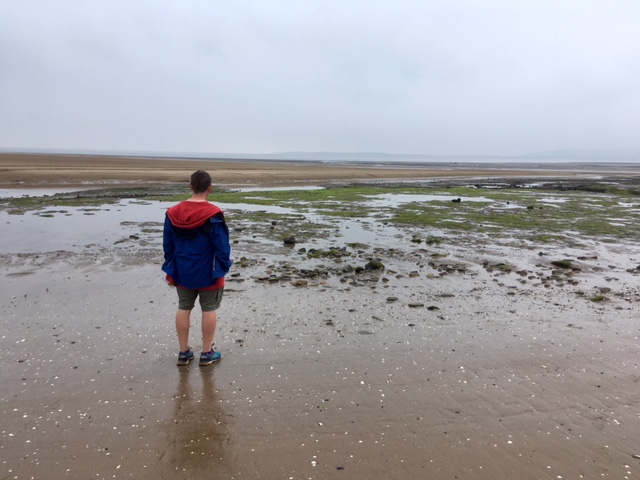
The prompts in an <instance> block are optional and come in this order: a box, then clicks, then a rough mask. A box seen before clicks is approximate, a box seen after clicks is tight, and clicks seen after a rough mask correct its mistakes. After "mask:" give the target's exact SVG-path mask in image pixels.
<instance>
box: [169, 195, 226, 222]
mask: <svg viewBox="0 0 640 480" xmlns="http://www.w3.org/2000/svg"><path fill="white" fill-rule="evenodd" d="M221 212H222V210H220V209H219V208H218V207H216V206H215V205H214V204H212V203H209V202H189V201H185V202H180V203H179V204H177V205H175V206H173V207H171V208H170V209H169V210H167V215H168V216H169V220H171V223H172V224H173V226H175V227H178V228H197V227H199V226H200V225H203V224H204V222H206V221H207V220H209V219H210V218H211V217H213V216H215V215H217V214H218V213H221Z"/></svg>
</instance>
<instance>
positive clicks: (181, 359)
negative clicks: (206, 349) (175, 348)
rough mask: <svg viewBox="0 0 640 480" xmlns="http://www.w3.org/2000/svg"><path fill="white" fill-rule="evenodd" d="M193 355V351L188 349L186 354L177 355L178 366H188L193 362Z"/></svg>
mask: <svg viewBox="0 0 640 480" xmlns="http://www.w3.org/2000/svg"><path fill="white" fill-rule="evenodd" d="M193 357H195V355H194V354H193V350H191V348H189V349H188V350H187V351H186V352H180V353H178V365H189V362H190V361H191V360H193Z"/></svg>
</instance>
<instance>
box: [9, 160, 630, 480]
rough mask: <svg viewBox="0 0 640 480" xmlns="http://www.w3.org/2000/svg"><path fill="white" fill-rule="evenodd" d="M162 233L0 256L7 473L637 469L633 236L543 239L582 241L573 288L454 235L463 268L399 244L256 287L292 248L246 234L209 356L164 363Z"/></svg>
mask: <svg viewBox="0 0 640 480" xmlns="http://www.w3.org/2000/svg"><path fill="white" fill-rule="evenodd" d="M192 166H193V165H191V166H189V167H188V168H187V169H186V171H187V172H189V171H191V170H192V169H193V168H192ZM476 173H477V172H476ZM556 174H557V172H556ZM3 175H4V173H3ZM114 175H115V174H114ZM289 175H291V173H289ZM334 175H335V174H334ZM124 177H125V178H123V179H129V178H132V177H129V176H127V175H124ZM294 177H295V176H294ZM393 178H396V177H395V176H394V177H393ZM81 179H82V178H80V177H78V178H76V179H75V180H76V181H80V180H81ZM158 180H159V179H158ZM173 180H175V179H172V181H173ZM292 180H296V178H292V177H289V180H288V181H292ZM317 180H319V179H317ZM48 181H52V180H51V179H49V180H48ZM238 181H239V182H241V180H238ZM252 181H258V180H252ZM212 200H214V201H215V199H212ZM42 221H43V222H47V221H55V218H43V219H42ZM7 234H8V233H7V230H6V228H5V229H3V235H7ZM34 235H38V232H37V231H36V232H34ZM236 235H239V236H241V235H242V234H241V233H237V234H236ZM157 236H158V232H157V231H156V232H155V233H153V232H151V233H149V238H152V239H153V238H155V240H153V241H154V242H155V243H154V244H150V245H149V246H148V248H146V249H129V250H127V249H126V248H124V247H122V249H119V248H115V247H113V248H107V249H104V248H97V247H95V246H92V245H85V246H84V247H83V248H82V249H81V251H80V252H70V251H65V250H59V251H48V250H47V248H46V243H47V239H46V237H45V238H43V239H42V242H43V248H42V252H40V253H37V254H33V253H31V254H26V253H25V254H15V253H14V254H3V255H0V271H1V272H2V275H3V277H4V281H3V288H2V292H1V293H0V298H1V299H2V301H1V302H0V303H1V305H2V307H1V311H0V317H1V319H2V320H1V321H2V331H3V334H2V336H0V347H1V349H2V352H3V354H2V358H1V360H2V366H1V367H0V381H1V383H2V385H3V387H2V395H1V407H0V411H1V412H2V418H3V422H2V423H3V425H2V429H1V430H2V432H1V434H0V435H1V437H0V438H2V442H1V446H0V458H1V459H2V460H1V463H0V478H7V479H8V478H17V479H28V478H74V479H76V478H78V479H87V478H91V479H103V478H104V479H106V478H162V479H171V478H179V477H182V478H199V477H201V476H204V475H210V476H215V477H216V478H224V479H273V478H283V479H289V478H291V479H332V478H349V479H356V480H359V479H368V478H371V477H374V476H382V477H388V478H407V479H423V478H434V479H445V478H450V479H455V478H457V479H516V478H517V479H527V480H528V479H558V478H563V479H570V478H630V479H632V478H640V459H639V457H638V455H640V438H639V437H638V435H637V431H638V427H639V426H640V418H639V414H638V412H639V411H640V408H639V407H640V382H639V380H640V371H639V367H638V364H639V360H638V359H639V358H640V356H639V354H640V343H639V341H638V333H639V327H638V314H637V311H638V301H639V300H640V289H639V288H638V277H639V276H638V272H637V271H635V270H634V271H633V272H629V271H628V270H629V267H635V266H637V265H640V254H639V252H638V250H637V247H636V246H634V245H599V244H593V245H589V246H587V247H583V248H584V249H585V250H586V251H585V252H576V251H571V252H568V251H566V249H564V248H558V249H557V250H553V247H548V249H547V250H545V252H544V253H545V255H552V254H555V255H571V256H575V255H578V254H580V253H582V254H585V255H586V256H585V257H584V258H585V260H583V261H582V263H581V267H582V270H581V272H580V273H579V274H576V277H577V278H578V279H579V281H580V285H579V286H575V287H574V286H572V285H570V284H568V283H565V284H564V285H562V284H561V282H553V284H550V285H548V286H545V285H540V284H539V283H536V281H535V280H529V281H527V282H526V283H522V282H521V280H522V278H527V277H522V276H521V275H520V274H518V273H516V272H507V273H505V272H495V271H489V270H487V269H485V268H483V267H482V259H489V260H495V261H499V260H500V259H504V258H505V257H507V258H509V259H510V261H512V262H513V263H515V264H516V265H518V266H519V267H520V268H522V269H523V270H526V271H528V272H529V273H528V274H529V276H530V277H535V276H537V275H538V273H541V272H544V274H545V275H547V274H549V272H548V271H547V270H545V269H546V267H545V266H543V265H542V263H544V262H543V261H542V260H541V258H542V257H541V256H540V252H539V251H538V250H526V249H524V250H523V249H512V250H506V249H504V248H495V249H491V248H487V247H486V246H485V247H483V248H482V249H481V251H480V249H478V248H477V246H474V245H468V247H465V248H460V249H455V250H452V251H450V252H448V253H449V255H450V258H451V259H454V258H455V259H456V260H457V261H459V262H463V263H465V264H467V265H468V267H467V268H466V269H465V270H464V272H463V273H461V272H450V273H448V274H442V273H441V272H438V271H436V270H434V269H433V268H431V267H430V266H429V265H428V264H427V257H428V256H427V255H426V254H423V256H422V257H420V256H416V254H415V253H412V254H410V255H406V256H402V257H398V258H393V259H392V258H389V259H386V266H387V270H386V271H385V273H384V274H383V277H384V278H385V279H386V280H385V281H382V280H381V281H377V282H367V281H366V279H362V280H360V281H357V282H353V284H351V283H349V282H347V283H341V282H340V281H338V280H337V279H335V278H332V279H318V280H317V281H316V282H315V283H312V284H310V285H309V286H307V287H304V288H297V287H295V286H293V285H292V284H291V283H290V282H276V283H270V282H264V281H257V279H258V278H259V277H260V275H264V274H265V271H269V269H270V265H276V266H277V265H279V264H281V263H282V262H292V263H294V264H295V257H293V256H292V254H291V253H287V251H286V250H284V249H283V250H282V251H280V252H264V253H263V254H261V253H257V254H256V253H255V252H250V251H249V246H250V245H249V244H250V240H251V239H250V238H241V241H240V243H239V244H238V245H236V246H235V247H234V249H235V256H236V257H238V256H240V255H248V256H250V257H251V258H258V260H259V261H258V264H257V265H255V266H249V267H240V266H239V265H236V266H235V267H234V270H233V271H232V272H231V274H232V275H233V276H230V278H229V280H230V281H229V284H228V287H227V291H226V293H225V298H224V300H223V305H222V307H221V309H220V311H219V315H220V321H219V327H218V333H217V338H216V343H217V346H218V348H219V349H220V350H221V351H222V353H223V358H222V360H221V362H220V363H219V364H216V365H213V366H210V367H206V368H200V367H198V366H197V365H191V366H189V367H186V368H178V367H176V365H175V357H176V340H175V333H174V328H173V319H172V316H173V312H174V309H175V298H174V295H175V292H174V291H173V290H172V289H171V288H169V287H167V286H166V285H165V284H164V283H163V281H162V278H161V274H160V271H159V263H160V261H161V254H160V252H159V251H158V247H159V244H158V243H157V242H158V238H156V237H157ZM399 248H400V246H399ZM274 268H275V267H274ZM414 273H416V274H415V275H414ZM602 288H609V289H611V294H609V295H608V296H609V297H610V301H608V302H605V303H594V302H590V301H588V300H587V299H586V298H585V297H584V295H580V292H579V291H580V290H581V291H585V292H591V291H595V290H598V291H599V290H600V289H602ZM394 299H395V300H394ZM197 314H199V309H198V308H196V310H195V311H194V315H196V317H195V318H194V320H195V321H194V325H193V331H192V339H193V340H192V343H193V344H194V345H196V342H195V339H197V338H198V328H199V321H198V318H197Z"/></svg>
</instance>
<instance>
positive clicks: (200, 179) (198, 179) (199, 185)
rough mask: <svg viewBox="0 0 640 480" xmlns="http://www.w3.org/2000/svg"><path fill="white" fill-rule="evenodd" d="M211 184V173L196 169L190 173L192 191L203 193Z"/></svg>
mask: <svg viewBox="0 0 640 480" xmlns="http://www.w3.org/2000/svg"><path fill="white" fill-rule="evenodd" d="M210 186H211V175H209V174H208V173H207V172H205V171H204V170H197V171H195V172H193V173H192V174H191V189H192V190H193V193H204V192H206V191H207V190H208V189H209V187H210Z"/></svg>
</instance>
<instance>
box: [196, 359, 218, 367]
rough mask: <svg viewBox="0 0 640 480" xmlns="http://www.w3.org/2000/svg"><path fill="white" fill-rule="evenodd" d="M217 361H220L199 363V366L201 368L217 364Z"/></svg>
mask: <svg viewBox="0 0 640 480" xmlns="http://www.w3.org/2000/svg"><path fill="white" fill-rule="evenodd" d="M219 361H220V359H219V358H216V359H215V360H211V361H210V362H200V363H199V365H200V366H201V367H206V366H207V365H211V364H212V363H216V362H219Z"/></svg>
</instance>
